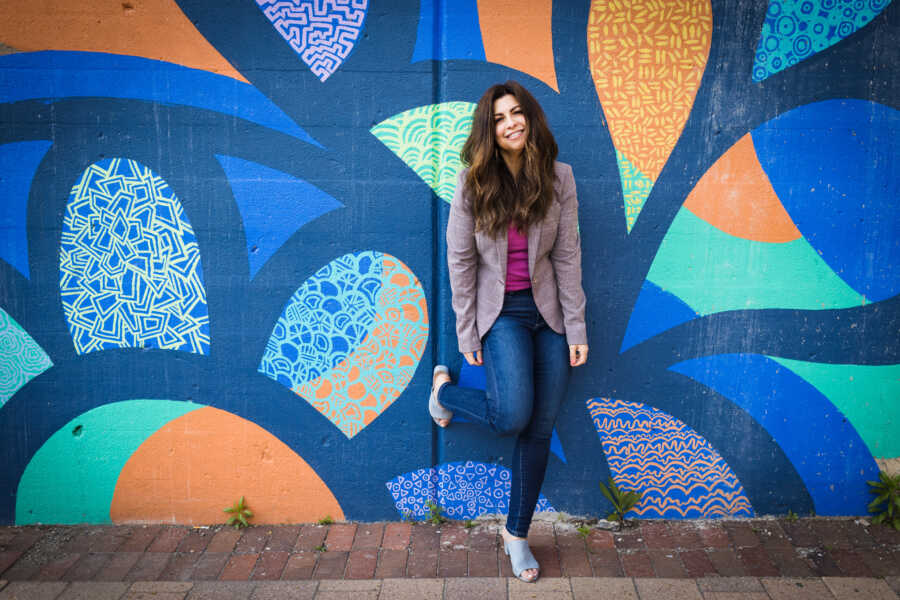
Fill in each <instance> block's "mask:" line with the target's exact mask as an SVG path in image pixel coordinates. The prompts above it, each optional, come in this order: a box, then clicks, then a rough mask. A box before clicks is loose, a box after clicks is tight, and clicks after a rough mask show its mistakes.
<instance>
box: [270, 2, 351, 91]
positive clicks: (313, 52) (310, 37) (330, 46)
mask: <svg viewBox="0 0 900 600" xmlns="http://www.w3.org/2000/svg"><path fill="white" fill-rule="evenodd" d="M256 3H257V4H258V5H259V7H260V9H262V11H263V13H264V14H265V15H266V18H268V19H269V21H271V23H272V25H273V26H274V27H275V29H276V30H277V31H278V33H279V34H281V37H283V38H284V39H285V40H286V41H287V42H288V44H290V45H291V48H293V49H294V51H295V52H296V53H297V54H299V55H300V58H302V59H303V62H305V63H306V64H307V65H308V66H309V68H310V69H311V70H312V72H313V73H314V74H315V75H316V77H318V78H319V80H320V81H325V80H326V79H328V78H329V77H330V76H331V75H332V74H333V73H334V72H335V71H337V70H338V68H339V67H340V66H341V64H342V63H343V62H344V61H345V60H346V59H347V57H348V56H350V52H352V51H353V46H354V44H355V43H356V40H358V39H359V34H360V32H361V31H362V26H363V22H364V21H365V19H366V10H367V4H368V0H256Z"/></svg>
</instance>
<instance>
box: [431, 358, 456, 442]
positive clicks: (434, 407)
mask: <svg viewBox="0 0 900 600" xmlns="http://www.w3.org/2000/svg"><path fill="white" fill-rule="evenodd" d="M438 373H443V374H445V375H447V376H448V377H449V376H450V370H449V369H448V368H447V367H446V366H445V365H437V366H435V367H434V372H433V373H432V374H431V394H429V396H428V414H430V415H431V418H432V419H434V424H435V425H437V426H438V427H446V425H441V424H440V421H442V420H444V419H446V420H448V421H449V420H450V419H452V418H453V413H452V412H450V411H449V410H447V409H446V408H444V407H443V406H441V405H440V404H438V401H437V396H438V390H440V389H441V386H442V385H444V384H441V385H439V386H435V385H434V378H435V377H437V376H438ZM445 383H447V382H445Z"/></svg>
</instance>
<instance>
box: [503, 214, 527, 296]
mask: <svg viewBox="0 0 900 600" xmlns="http://www.w3.org/2000/svg"><path fill="white" fill-rule="evenodd" d="M508 241H509V244H508V248H507V253H506V291H507V292H516V291H519V290H527V289H528V288H530V287H531V278H530V277H529V276H528V236H527V235H526V234H524V233H521V232H519V230H518V229H516V227H515V225H510V226H509V237H508Z"/></svg>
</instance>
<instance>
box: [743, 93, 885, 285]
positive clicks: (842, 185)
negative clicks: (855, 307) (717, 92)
mask: <svg viewBox="0 0 900 600" xmlns="http://www.w3.org/2000/svg"><path fill="white" fill-rule="evenodd" d="M752 137H753V145H754V146H755V148H756V153H757V155H758V156H759V160H760V164H761V165H762V167H763V169H764V170H765V172H766V174H767V175H768V177H769V180H770V181H771V182H772V187H773V188H774V189H775V193H776V194H777V195H778V198H779V199H780V200H781V202H782V203H783V204H784V207H785V209H787V211H788V213H789V214H790V216H791V218H792V219H793V220H794V223H796V225H797V228H798V229H799V230H800V232H801V233H803V237H804V238H806V240H807V241H808V242H809V244H810V245H811V246H812V247H813V248H815V249H816V251H818V252H819V254H820V255H821V256H822V259H823V260H825V262H826V263H828V265H829V266H830V267H831V268H832V269H833V270H834V272H835V273H836V274H837V275H838V276H839V277H841V278H842V279H843V280H844V281H846V282H847V284H848V285H850V286H851V287H852V288H853V289H854V290H856V291H857V292H859V293H861V294H864V295H865V296H866V298H867V299H869V300H873V301H878V300H884V299H886V298H890V297H892V296H895V295H897V294H898V293H900V244H897V240H898V239H900V208H898V207H900V173H898V167H897V164H898V158H900V148H898V141H897V140H898V139H900V111H897V110H894V109H892V108H889V107H886V106H883V105H881V104H876V103H874V102H867V101H864V100H848V99H845V100H827V101H824V102H817V103H815V104H808V105H806V106H803V107H800V108H797V109H794V110H792V111H790V112H787V113H785V114H783V115H781V116H779V117H777V118H775V119H772V120H771V121H769V122H767V123H765V124H764V125H761V126H760V127H758V128H756V129H755V130H753V132H752Z"/></svg>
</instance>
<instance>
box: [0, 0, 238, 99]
mask: <svg viewBox="0 0 900 600" xmlns="http://www.w3.org/2000/svg"><path fill="white" fill-rule="evenodd" d="M0 42H2V43H4V44H6V45H7V46H10V47H12V48H15V49H16V50H18V51H20V52H37V51H39V50H74V51H79V52H106V53H108V54H126V55H129V56H141V57H144V58H150V59H153V60H162V61H166V62H170V63H175V64H179V65H183V66H185V67H190V68H192V69H202V70H204V71H211V72H213V73H218V74H219V75H225V76H228V77H232V78H234V79H237V80H238V81H243V82H245V83H246V82H247V80H246V79H244V77H243V75H241V74H240V73H238V71H237V69H235V68H234V67H233V66H231V64H230V63H229V62H228V61H227V60H225V58H224V57H223V56H222V55H221V54H219V52H218V50H216V49H215V48H214V47H213V46H212V44H210V43H209V42H208V41H206V38H204V37H203V36H202V35H201V34H200V32H199V31H197V28H196V27H194V25H193V23H191V21H190V19H188V18H187V16H185V14H184V13H183V12H182V11H181V9H180V8H179V7H178V4H176V3H175V0H130V1H129V2H122V1H121V0H29V1H28V2H12V1H10V2H0Z"/></svg>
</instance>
